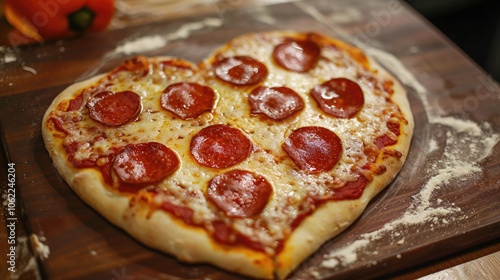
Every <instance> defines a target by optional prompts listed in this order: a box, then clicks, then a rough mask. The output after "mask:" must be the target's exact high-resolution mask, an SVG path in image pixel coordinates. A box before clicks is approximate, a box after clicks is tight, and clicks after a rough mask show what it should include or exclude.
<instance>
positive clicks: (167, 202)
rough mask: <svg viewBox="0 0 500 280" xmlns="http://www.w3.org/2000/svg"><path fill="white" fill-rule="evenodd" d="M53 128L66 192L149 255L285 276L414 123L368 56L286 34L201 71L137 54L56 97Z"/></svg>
mask: <svg viewBox="0 0 500 280" xmlns="http://www.w3.org/2000/svg"><path fill="white" fill-rule="evenodd" d="M42 132H43V137H44V141H45V145H46V148H47V150H48V151H49V154H50V157H51V158H52V160H53V162H54V165H55V167H56V168H57V170H58V172H59V173H60V174H61V176H62V177H63V178H64V180H65V181H66V182H67V183H68V185H69V186H70V187H71V188H72V189H73V190H74V191H75V192H76V193H77V194H78V195H79V196H80V197H81V198H82V199H83V200H84V201H85V202H87V203H88V204H89V205H90V206H91V207H93V208H94V209H96V210H97V211H98V212H99V213H101V214H102V215H103V216H104V217H106V218H107V219H108V220H109V221H111V222H112V223H113V224H115V225H117V226H119V227H120V228H122V229H124V230H125V231H126V232H128V233H129V234H130V235H132V236H133V237H135V238H136V239H138V240H139V241H141V242H143V243H144V244H146V245H148V246H150V247H152V248H155V249H158V250H161V251H164V252H166V253H169V254H171V255H174V256H175V257H177V258H178V259H179V260H181V261H185V262H208V263H212V264H214V265H216V266H218V267H221V268H224V269H226V270H229V271H232V272H236V273H240V274H243V275H247V276H253V277H259V278H286V277H287V275H289V274H290V273H291V272H292V271H293V270H294V268H296V267H297V266H298V265H299V264H300V263H301V262H302V261H304V260H305V259H306V258H307V257H308V256H309V255H310V254H312V253H313V252H314V251H315V250H316V249H317V248H318V247H319V246H320V245H322V244H323V243H324V242H326V241H327V240H329V239H330V238H332V237H334V236H335V235H337V234H338V233H339V232H341V231H342V230H343V229H345V228H346V227H347V226H349V225H350V224H351V223H353V222H354V221H355V220H356V218H357V217H359V215H360V214H361V213H362V212H363V210H364V209H365V207H366V205H367V204H368V202H369V201H370V200H371V199H372V198H373V197H374V196H375V195H376V194H377V193H378V192H380V191H381V190H382V189H383V188H384V187H386V186H387V185H388V184H389V183H390V182H391V181H392V180H393V178H394V177H395V176H396V174H397V173H398V171H399V170H400V168H401V167H402V165H403V163H404V161H405V159H406V156H407V154H408V149H409V145H410V140H411V136H412V133H413V119H412V114H411V111H410V106H409V104H408V100H407V97H406V92H405V90H404V88H403V87H402V86H401V85H400V83H399V82H398V81H397V80H396V79H395V78H394V77H393V76H391V75H390V74H388V73H387V72H386V71H385V70H384V69H382V68H381V67H380V66H378V65H377V64H376V63H375V62H374V61H373V60H371V59H370V58H368V57H367V56H365V55H364V54H363V52H362V51H361V50H359V49H357V48H355V47H353V46H351V45H348V44H346V43H344V42H342V41H339V40H336V39H333V38H329V37H326V36H324V35H321V34H317V33H298V32H285V31H275V32H263V33H252V34H244V35H241V36H239V37H237V38H235V39H233V40H232V41H231V42H229V43H227V44H225V45H224V46H222V47H221V48H219V49H218V50H216V51H215V52H214V53H213V54H212V55H211V56H210V57H209V58H207V59H205V60H204V61H202V62H200V63H199V64H195V63H192V62H189V61H186V60H184V59H181V58H175V57H143V56H139V57H135V58H131V59H129V60H127V61H125V62H124V63H123V64H121V65H119V66H118V67H116V68H115V69H113V70H112V71H110V72H108V73H105V74H102V75H99V76H96V77H94V78H91V79H89V80H87V81H84V82H80V83H77V84H74V85H72V86H70V87H68V88H67V89H66V90H64V91H63V92H62V93H61V94H59V95H58V96H57V97H56V98H55V100H54V101H53V103H52V104H51V105H50V107H49V108H48V110H47V112H46V114H45V116H44V119H43V126H42Z"/></svg>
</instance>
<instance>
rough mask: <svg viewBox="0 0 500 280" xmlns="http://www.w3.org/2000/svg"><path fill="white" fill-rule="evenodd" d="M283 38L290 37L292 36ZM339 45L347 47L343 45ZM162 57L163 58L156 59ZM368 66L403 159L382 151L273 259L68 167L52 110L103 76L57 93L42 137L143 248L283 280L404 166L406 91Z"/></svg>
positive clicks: (69, 177) (84, 194) (73, 179)
mask: <svg viewBox="0 0 500 280" xmlns="http://www.w3.org/2000/svg"><path fill="white" fill-rule="evenodd" d="M286 34H287V36H293V34H294V33H293V32H290V33H286ZM335 42H336V44H340V43H339V42H337V41H335ZM339 46H340V47H341V48H344V47H346V46H344V45H342V44H340V45H339ZM226 47H227V46H226ZM349 48H350V50H351V52H352V51H353V50H355V51H354V52H353V53H354V54H356V55H357V56H358V59H360V61H363V60H364V59H365V57H364V56H360V55H359V54H360V53H361V54H362V52H361V51H360V50H358V49H356V48H352V49H351V47H349ZM164 58H166V57H163V58H159V59H164ZM208 61H210V60H208ZM202 63H207V62H206V61H204V62H202ZM368 65H370V67H372V68H374V69H376V70H377V71H378V74H377V75H378V76H379V77H381V78H383V79H389V80H391V81H393V82H394V87H393V88H394V93H393V95H392V100H393V102H394V103H396V104H397V105H398V106H399V108H400V110H401V112H402V114H403V116H404V118H405V119H406V120H407V121H408V123H407V124H406V125H404V124H401V135H400V137H399V139H398V143H397V144H396V145H394V146H390V147H386V148H385V149H395V150H397V151H400V152H401V153H402V157H401V158H394V157H391V156H389V157H384V158H383V152H381V153H380V155H379V158H378V159H377V162H376V163H377V164H383V165H385V166H386V167H387V170H386V172H385V173H384V174H382V175H378V176H375V177H374V179H373V180H372V181H371V182H370V183H369V184H368V185H367V187H366V189H365V190H364V192H363V195H362V196H361V197H360V198H359V199H356V200H345V201H330V202H327V203H324V204H322V205H321V206H320V207H319V208H318V209H316V211H315V212H314V213H313V214H312V215H310V216H308V217H307V218H305V219H304V220H303V221H302V222H301V223H300V225H299V226H298V227H297V228H296V229H295V230H294V231H293V232H292V234H291V235H290V237H289V239H287V240H286V241H285V243H284V247H283V249H282V251H281V252H280V253H279V254H278V255H277V256H276V257H275V258H274V257H272V256H270V255H268V254H266V253H264V252H258V251H254V250H251V249H249V248H245V247H242V246H237V247H234V246H225V245H222V244H219V243H216V242H214V241H213V238H212V237H211V236H210V235H209V234H208V233H207V232H206V231H205V230H204V229H202V228H200V227H195V226H188V225H186V224H185V223H183V222H182V221H181V220H179V219H178V218H176V217H174V216H172V215H170V214H169V213H167V212H165V211H153V212H152V213H150V212H148V211H145V209H149V208H148V206H147V205H141V204H140V203H139V204H135V205H133V206H131V203H130V197H129V196H127V195H124V194H120V193H117V192H114V191H113V190H111V189H110V188H108V187H106V185H105V184H104V181H103V179H102V175H101V174H100V173H99V172H98V171H96V170H95V169H77V168H73V167H72V165H71V163H69V162H68V160H67V158H66V152H65V150H64V148H63V147H62V139H60V138H57V137H56V136H54V135H53V132H52V130H51V128H50V127H48V126H47V121H48V118H49V116H50V112H52V111H54V110H56V109H57V107H58V106H59V104H60V103H61V102H62V101H65V100H70V99H72V98H74V97H75V96H76V95H77V94H78V93H79V92H80V91H81V90H82V89H84V88H87V87H89V86H91V85H93V84H94V83H96V82H97V81H98V80H100V79H101V78H102V77H103V76H104V75H106V74H104V75H100V76H96V77H94V78H91V79H89V80H87V81H84V82H80V83H77V84H74V85H72V86H70V87H68V88H67V89H66V90H64V91H63V92H62V93H61V94H60V95H58V96H57V97H56V98H55V99H54V101H53V102H52V104H51V105H50V107H49V108H48V110H47V112H46V114H45V115H44V118H43V122H42V123H43V125H42V135H43V138H44V142H45V146H46V148H47V150H48V151H49V154H50V157H51V158H52V160H53V162H54V166H55V167H56V169H57V170H58V172H59V173H60V175H61V176H62V177H63V178H64V180H65V181H66V182H67V183H68V185H69V186H70V187H71V188H72V189H73V190H74V191H75V192H76V193H77V194H78V196H79V197H81V198H82V199H83V200H84V201H85V202H86V203H87V204H89V205H90V206H91V207H92V208H94V209H96V210H97V211H98V212H99V213H100V214H102V215H103V216H104V217H105V218H106V219H108V220H109V221H110V222H112V223H113V224H115V225H116V226H118V227H120V228H122V229H124V230H125V231H126V232H128V233H129V234H130V235H131V236H133V237H134V238H136V239H137V240H139V241H140V242H142V243H143V244H145V245H147V246H149V247H151V248H154V249H158V250H160V251H163V252H166V253H168V254H171V255H173V256H175V257H177V258H178V259H179V260H182V261H185V262H197V263H199V262H207V263H211V264H215V265H216V266H219V267H221V268H223V269H226V270H228V271H232V272H236V273H240V274H244V275H247V276H251V277H257V278H266V279H272V278H274V277H275V276H276V277H278V278H280V279H284V278H286V277H287V276H288V275H289V274H290V273H291V272H292V271H293V270H294V269H295V268H296V267H297V266H298V265H299V264H300V263H301V262H302V261H304V259H306V258H307V257H308V256H309V255H311V254H312V253H314V252H315V251H316V250H317V249H318V248H319V247H320V246H321V245H322V244H324V242H326V241H327V240H329V239H331V238H332V237H334V236H335V235H337V234H339V233H340V232H341V231H343V230H344V229H345V228H347V227H348V226H349V225H351V224H352V223H353V222H354V221H355V220H356V219H357V218H358V217H359V216H360V215H361V214H362V213H363V211H364V209H365V208H366V206H367V205H368V203H369V202H370V201H371V200H372V199H373V197H375V196H376V195H377V194H378V193H379V192H380V191H381V190H382V189H384V187H386V186H387V185H388V184H390V182H391V181H392V180H393V179H394V177H395V176H396V175H397V173H398V172H399V170H400V168H401V167H402V165H403V163H404V162H405V159H406V156H407V154H408V150H409V146H410V141H411V137H412V133H413V117H412V114H411V110H410V105H409V103H408V100H407V97H406V92H405V90H404V88H403V87H402V86H401V84H400V83H399V82H398V81H397V80H396V79H394V77H392V75H390V74H389V73H387V72H386V71H385V70H384V69H383V68H381V67H380V66H378V64H376V63H375V62H374V61H372V60H370V61H369V63H368ZM202 68H203V67H202ZM275 273H276V275H275Z"/></svg>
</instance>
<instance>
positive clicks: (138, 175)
mask: <svg viewBox="0 0 500 280" xmlns="http://www.w3.org/2000/svg"><path fill="white" fill-rule="evenodd" d="M178 166H179V159H178V158H177V155H176V154H175V153H174V152H173V151H172V150H171V149H170V148H168V147H167V146H165V145H163V144H160V143H157V142H147V143H139V144H131V145H127V146H126V147H125V149H124V150H123V151H122V152H121V153H119V154H118V155H116V157H115V159H114V162H113V170H114V171H115V173H116V175H117V176H118V178H119V179H120V181H122V182H124V183H126V184H147V183H154V182H158V181H160V180H161V179H163V178H165V177H167V176H168V175H170V174H171V173H172V172H173V171H174V170H175V169H176V168H177V167H178Z"/></svg>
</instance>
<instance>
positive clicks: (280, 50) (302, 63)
mask: <svg viewBox="0 0 500 280" xmlns="http://www.w3.org/2000/svg"><path fill="white" fill-rule="evenodd" d="M320 52H321V49H320V47H319V46H318V45H317V44H316V43H314V42H312V41H292V42H286V43H282V44H279V45H277V46H276V47H275V48H274V51H273V57H274V59H275V60H276V62H277V63H278V64H279V65H280V66H281V67H283V68H285V69H287V70H290V71H294V72H307V71H309V69H311V68H313V67H314V66H315V65H316V62H318V59H319V55H320Z"/></svg>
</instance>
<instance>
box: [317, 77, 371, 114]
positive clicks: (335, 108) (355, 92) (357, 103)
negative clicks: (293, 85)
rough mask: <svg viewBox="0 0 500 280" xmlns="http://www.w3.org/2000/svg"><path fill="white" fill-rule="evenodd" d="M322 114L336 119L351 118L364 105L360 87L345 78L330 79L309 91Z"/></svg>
mask: <svg viewBox="0 0 500 280" xmlns="http://www.w3.org/2000/svg"><path fill="white" fill-rule="evenodd" d="M311 95H312V96H313V97H314V99H315V100H316V102H317V103H318V105H319V107H320V108H321V110H323V112H325V113H327V114H330V115H332V116H334V117H337V118H345V119H348V118H352V117H353V116H354V115H356V113H358V112H359V111H360V110H361V108H363V105H364V103H365V99H364V96H363V91H362V90H361V87H360V86H359V85H358V84H357V83H355V82H353V81H351V80H349V79H345V78H336V79H331V80H329V81H327V82H325V83H323V84H321V85H319V86H316V87H314V88H313V89H312V90H311Z"/></svg>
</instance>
